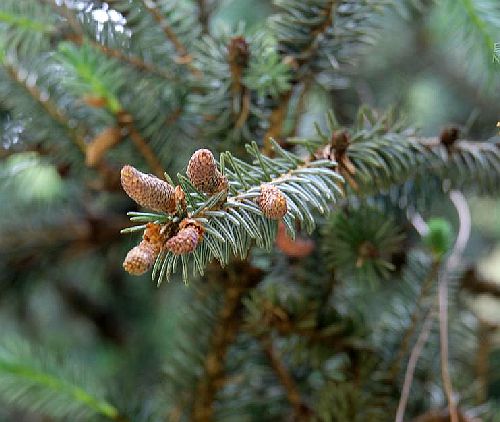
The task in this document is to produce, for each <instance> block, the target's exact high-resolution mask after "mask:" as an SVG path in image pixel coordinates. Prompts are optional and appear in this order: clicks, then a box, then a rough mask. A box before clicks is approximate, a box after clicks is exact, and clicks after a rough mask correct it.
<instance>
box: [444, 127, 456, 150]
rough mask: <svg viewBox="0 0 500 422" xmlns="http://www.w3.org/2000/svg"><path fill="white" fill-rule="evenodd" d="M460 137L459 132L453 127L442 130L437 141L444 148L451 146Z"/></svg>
mask: <svg viewBox="0 0 500 422" xmlns="http://www.w3.org/2000/svg"><path fill="white" fill-rule="evenodd" d="M459 137H460V130H459V129H458V128H457V127H455V126H450V127H447V128H444V129H443V130H442V131H441V134H440V135H439V140H440V141H441V143H442V144H443V145H444V146H446V147H450V146H452V145H453V144H454V143H455V141H456V140H458V138H459Z"/></svg>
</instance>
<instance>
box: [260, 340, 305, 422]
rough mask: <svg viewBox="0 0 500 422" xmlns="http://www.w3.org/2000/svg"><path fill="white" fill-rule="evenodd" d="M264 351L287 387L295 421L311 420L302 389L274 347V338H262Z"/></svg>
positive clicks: (281, 381) (285, 387)
mask: <svg viewBox="0 0 500 422" xmlns="http://www.w3.org/2000/svg"><path fill="white" fill-rule="evenodd" d="M260 342H261V344H262V348H263V349H264V353H265V354H266V356H267V358H268V359H269V363H270V365H271V367H272V368H273V370H274V373H275V374H276V376H277V378H278V379H279V381H280V383H281V385H282V386H283V388H284V389H285V392H286V397H287V399H288V402H289V403H290V405H291V406H292V409H293V412H294V417H293V420H294V421H304V422H306V421H309V420H310V419H311V418H312V411H311V409H310V408H309V407H308V406H307V405H306V404H305V403H304V401H303V400H302V398H301V396H300V391H299V388H298V386H297V385H296V382H295V380H294V379H293V377H292V375H291V374H290V372H289V371H288V368H287V367H286V365H285V364H284V363H283V361H282V359H281V358H280V356H279V354H278V352H277V351H276V349H275V348H274V347H273V343H272V339H271V338H269V337H268V336H264V337H262V338H261V339H260Z"/></svg>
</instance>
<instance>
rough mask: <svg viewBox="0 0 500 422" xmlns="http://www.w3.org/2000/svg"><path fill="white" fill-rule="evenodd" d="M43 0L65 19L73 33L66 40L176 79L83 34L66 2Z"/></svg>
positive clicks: (152, 64)
mask: <svg viewBox="0 0 500 422" xmlns="http://www.w3.org/2000/svg"><path fill="white" fill-rule="evenodd" d="M44 1H47V2H49V4H50V5H51V6H52V8H53V9H54V10H55V11H56V12H57V13H59V14H61V15H62V16H63V17H64V18H65V19H66V20H67V22H68V24H69V26H70V28H71V30H72V32H73V33H72V34H69V35H67V36H66V37H65V39H66V41H69V42H72V43H74V44H76V45H78V46H81V45H82V44H83V43H89V44H90V45H92V47H94V48H95V49H97V50H99V51H101V52H102V53H103V54H105V55H106V56H108V57H111V58H113V59H117V60H120V61H121V62H124V63H126V64H128V65H130V66H133V67H135V68H136V69H138V70H140V71H146V72H149V73H151V74H154V75H157V76H159V77H161V78H163V79H166V80H169V81H174V80H176V78H175V76H174V75H173V74H172V73H171V72H169V71H168V70H166V69H162V68H161V67H159V66H157V65H155V64H154V63H151V62H147V61H145V60H144V59H142V58H141V57H139V56H137V55H133V54H131V53H125V52H123V51H121V50H118V49H116V48H112V47H110V46H108V45H104V44H102V43H100V42H98V41H95V39H93V38H90V37H88V36H87V35H86V34H85V30H84V28H83V26H82V24H81V22H80V21H79V19H78V18H77V17H76V16H75V14H74V12H73V11H72V10H71V9H70V8H68V6H66V4H64V3H62V4H57V3H55V2H54V1H52V0H44Z"/></svg>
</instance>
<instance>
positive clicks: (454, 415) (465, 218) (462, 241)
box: [438, 190, 471, 422]
mask: <svg viewBox="0 0 500 422" xmlns="http://www.w3.org/2000/svg"><path fill="white" fill-rule="evenodd" d="M450 199H451V201H452V202H453V205H454V206H455V208H456V210H457V214H458V220H459V229H458V235H457V239H456V241H455V245H454V246H453V249H452V252H451V254H450V256H449V258H448V259H447V261H446V265H445V267H444V268H443V271H441V273H440V275H439V281H438V299H439V348H440V352H441V377H442V379H443V388H444V391H445V393H446V397H447V400H448V410H449V412H450V421H451V422H459V419H458V412H457V407H456V405H455V399H454V397H453V386H452V383H451V378H450V370H449V345H448V276H449V274H450V272H451V271H453V270H454V269H455V268H456V267H457V266H458V265H459V262H460V258H461V256H462V254H463V252H464V250H465V247H466V245H467V242H468V240H469V237H470V232H471V216H470V211H469V207H468V205H467V201H466V199H465V197H464V196H463V194H462V193H461V192H459V191H456V190H454V191H451V192H450Z"/></svg>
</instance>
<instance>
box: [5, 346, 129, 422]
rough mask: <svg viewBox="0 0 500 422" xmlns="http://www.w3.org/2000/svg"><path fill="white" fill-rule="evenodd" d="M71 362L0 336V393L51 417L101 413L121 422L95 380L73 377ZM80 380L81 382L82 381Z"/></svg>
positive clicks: (7, 399)
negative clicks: (62, 360)
mask: <svg viewBox="0 0 500 422" xmlns="http://www.w3.org/2000/svg"><path fill="white" fill-rule="evenodd" d="M72 366H73V367H74V364H70V363H69V362H62V363H61V362H60V361H59V362H58V361H56V360H55V359H53V358H52V357H51V356H50V355H48V354H45V355H44V354H42V355H40V354H38V353H37V352H36V351H35V350H34V349H33V347H32V346H30V345H28V344H27V343H26V342H23V341H21V340H14V339H11V340H10V341H9V340H8V339H4V341H3V345H2V346H1V347H0V380H1V382H0V395H1V396H2V397H3V398H4V399H5V400H6V401H8V402H11V403H13V404H18V405H21V406H23V407H26V408H28V409H31V410H34V411H41V412H42V413H45V414H47V415H50V416H53V417H55V418H65V419H66V418H70V417H73V418H82V417H84V416H87V417H89V416H90V415H101V416H104V417H106V418H107V419H109V420H113V421H121V422H124V421H125V418H124V417H123V416H122V415H120V413H119V411H118V410H117V409H116V408H115V407H114V406H113V405H112V404H110V403H109V402H107V401H106V400H104V399H102V398H100V396H99V395H98V394H99V391H100V390H102V388H99V386H98V385H97V384H95V382H93V383H92V384H90V380H87V381H86V383H87V384H88V385H85V381H84V380H83V379H81V378H82V377H81V376H77V372H76V371H75V368H73V367H72ZM82 383H83V384H82Z"/></svg>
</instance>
